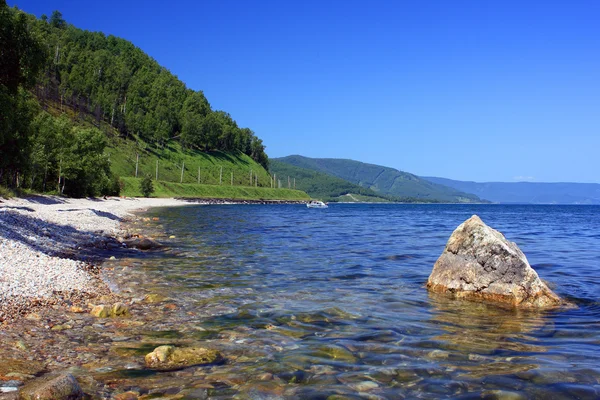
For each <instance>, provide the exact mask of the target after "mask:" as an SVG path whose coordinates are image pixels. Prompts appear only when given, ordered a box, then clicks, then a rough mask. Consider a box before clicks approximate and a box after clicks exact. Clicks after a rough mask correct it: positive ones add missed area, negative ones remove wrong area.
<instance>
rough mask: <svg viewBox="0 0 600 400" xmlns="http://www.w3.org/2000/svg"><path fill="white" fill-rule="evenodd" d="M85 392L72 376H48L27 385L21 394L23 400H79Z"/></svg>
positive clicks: (65, 374) (64, 374) (20, 397)
mask: <svg viewBox="0 0 600 400" xmlns="http://www.w3.org/2000/svg"><path fill="white" fill-rule="evenodd" d="M82 398H83V390H81V386H79V383H78V382H77V379H75V377H74V376H73V375H71V374H67V373H63V374H58V375H53V374H51V375H47V376H44V377H41V378H39V379H35V380H33V381H31V382H30V383H28V384H27V385H25V386H24V387H23V388H22V389H21V391H20V392H19V399H21V400H79V399H82Z"/></svg>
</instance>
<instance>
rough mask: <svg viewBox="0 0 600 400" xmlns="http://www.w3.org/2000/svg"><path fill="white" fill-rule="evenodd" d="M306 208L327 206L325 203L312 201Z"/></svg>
mask: <svg viewBox="0 0 600 400" xmlns="http://www.w3.org/2000/svg"><path fill="white" fill-rule="evenodd" d="M306 207H308V208H327V207H328V206H327V204H325V203H323V202H322V201H319V200H311V201H309V202H308V203H306Z"/></svg>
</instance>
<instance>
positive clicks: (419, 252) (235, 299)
mask: <svg viewBox="0 0 600 400" xmlns="http://www.w3.org/2000/svg"><path fill="white" fill-rule="evenodd" d="M148 214H149V215H148V216H150V217H154V216H158V217H159V218H160V224H161V225H162V226H161V229H163V230H164V231H166V232H167V235H175V236H176V239H170V240H168V244H169V245H170V246H171V249H170V250H169V251H167V252H160V253H153V255H151V256H145V258H143V259H141V260H138V262H137V265H138V267H139V268H138V272H143V274H144V276H145V277H144V278H143V279H140V280H139V281H136V282H134V284H135V285H137V287H138V290H141V291H153V292H160V293H162V294H164V295H167V296H169V297H172V298H174V299H176V300H177V302H178V303H179V304H180V305H181V307H180V308H179V309H178V311H177V312H174V313H173V314H172V315H171V316H170V317H169V318H170V319H168V320H164V321H162V322H161V324H160V325H156V324H155V325H152V324H149V325H148V326H147V327H146V328H145V329H147V330H157V331H160V332H163V334H165V335H166V337H167V338H168V337H169V336H168V334H169V332H171V333H170V334H171V335H172V336H171V337H172V338H174V339H173V343H178V342H186V341H188V342H190V341H199V343H201V344H205V345H209V346H213V347H217V348H220V349H221V350H222V351H223V353H224V354H225V356H226V357H228V360H227V362H226V363H225V364H223V365H220V366H211V367H210V369H206V368H205V369H204V370H202V368H203V367H194V368H196V369H194V370H193V372H189V371H188V374H187V375H186V374H185V373H179V375H178V379H179V381H178V382H180V385H181V386H182V387H186V386H187V387H198V385H199V383H209V384H210V386H211V387H212V388H211V389H210V390H209V391H208V392H207V393H208V396H209V397H210V396H214V397H215V398H228V397H238V398H257V399H263V398H302V399H304V398H307V399H308V398H311V399H320V398H323V399H327V398H331V399H335V398H336V397H335V396H336V395H337V396H345V397H338V398H389V399H395V398H481V397H484V398H502V396H509V395H511V396H516V397H506V398H519V397H518V396H522V398H546V399H548V398H553V399H554V398H565V399H587V398H589V399H593V398H598V397H600V303H599V297H600V207H595V206H517V205H510V206H505V205H387V204H385V205H341V204H340V205H338V204H334V205H331V206H330V208H328V209H324V210H321V209H308V208H306V207H305V206H299V205H289V206H281V205H279V206H250V205H243V206H242V205H228V206H192V207H181V208H170V209H155V210H152V211H150V212H149V213H148ZM473 214H477V215H479V216H480V217H481V218H482V219H483V220H484V222H486V223H487V224H488V225H490V226H492V227H494V228H495V229H498V230H500V231H501V232H503V233H504V234H505V236H506V237H507V238H508V239H509V240H511V241H515V242H516V243H517V244H518V245H519V246H520V247H521V249H522V250H523V251H524V253H525V254H526V255H527V257H528V259H529V261H530V263H531V265H532V266H533V267H534V268H535V269H536V270H537V271H538V273H539V275H540V276H541V277H542V278H543V279H544V280H546V281H548V282H549V284H550V286H551V287H552V288H553V289H554V290H555V291H556V292H557V293H558V294H559V295H561V296H564V297H566V298H568V299H569V300H571V301H572V302H574V303H576V304H577V305H578V308H577V309H572V310H566V311H552V312H518V311H508V310H504V309H499V308H495V307H492V306H485V305H479V304H474V303H468V302H461V301H454V300H449V299H447V298H445V297H443V296H442V297H441V296H435V295H430V294H428V292H427V290H426V289H425V287H424V285H425V282H426V280H427V277H428V276H429V274H430V272H431V269H432V266H433V264H434V262H435V261H436V259H437V257H438V256H439V255H440V254H441V252H442V251H443V248H444V246H445V243H446V241H447V239H448V237H449V236H450V234H451V233H452V231H453V230H454V229H455V228H456V226H458V225H459V224H460V223H461V222H463V221H464V220H465V219H467V218H468V217H470V216H471V215H473ZM134 280H135V279H134ZM161 330H162V331H161ZM165 332H166V333H165ZM157 335H158V334H157ZM162 343H164V341H163V342H162ZM163 374H168V373H163ZM219 374H220V375H219ZM223 374H226V375H227V379H225V378H222V379H219V378H218V377H219V376H221V377H222V376H223ZM162 376H163V377H164V379H168V375H162ZM139 384H140V385H142V386H143V383H139ZM509 392H510V393H509Z"/></svg>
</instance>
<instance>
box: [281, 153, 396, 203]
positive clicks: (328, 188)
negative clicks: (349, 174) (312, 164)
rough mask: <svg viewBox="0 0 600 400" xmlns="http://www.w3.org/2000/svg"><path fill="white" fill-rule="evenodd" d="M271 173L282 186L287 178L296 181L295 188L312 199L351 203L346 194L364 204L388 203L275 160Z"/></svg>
mask: <svg viewBox="0 0 600 400" xmlns="http://www.w3.org/2000/svg"><path fill="white" fill-rule="evenodd" d="M270 170H271V173H272V174H273V173H274V174H276V175H277V179H281V182H282V184H284V181H285V185H287V177H288V176H289V177H290V178H292V179H293V178H295V179H296V188H297V189H300V190H303V191H305V192H306V193H308V194H309V195H310V196H311V197H313V198H318V199H322V200H324V201H345V202H351V201H353V200H352V198H351V197H350V196H346V195H347V194H348V193H351V194H352V195H354V197H355V198H357V199H358V198H359V197H360V201H364V202H384V201H389V200H387V199H383V198H381V197H379V196H377V193H375V192H374V191H372V190H370V189H366V188H363V187H361V186H358V185H355V184H353V183H350V182H348V181H346V180H343V179H340V178H336V177H334V176H331V175H327V174H324V173H321V172H317V171H311V170H309V169H304V168H299V167H296V166H293V165H291V164H287V163H284V162H281V161H277V160H271V165H270Z"/></svg>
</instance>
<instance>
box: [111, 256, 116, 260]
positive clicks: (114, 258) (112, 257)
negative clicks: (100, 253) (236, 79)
mask: <svg viewBox="0 0 600 400" xmlns="http://www.w3.org/2000/svg"><path fill="white" fill-rule="evenodd" d="M116 259H117V257H115V256H110V258H109V260H116Z"/></svg>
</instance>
